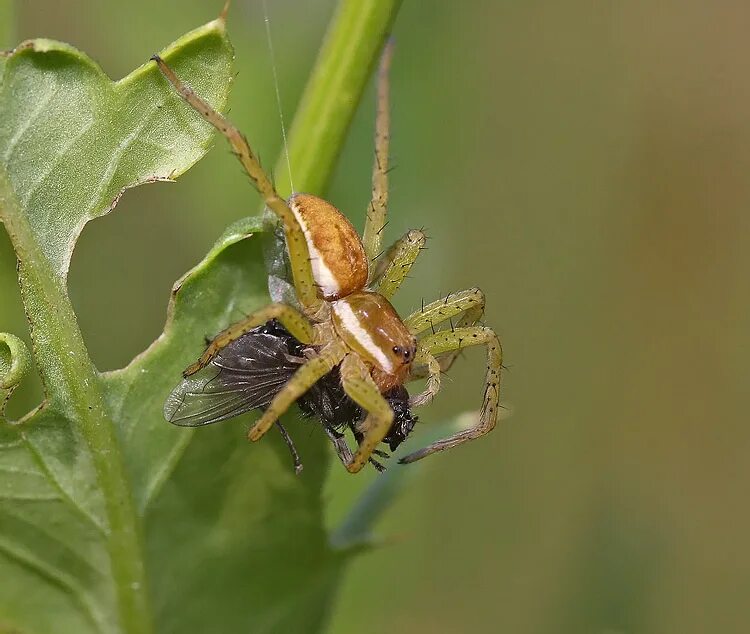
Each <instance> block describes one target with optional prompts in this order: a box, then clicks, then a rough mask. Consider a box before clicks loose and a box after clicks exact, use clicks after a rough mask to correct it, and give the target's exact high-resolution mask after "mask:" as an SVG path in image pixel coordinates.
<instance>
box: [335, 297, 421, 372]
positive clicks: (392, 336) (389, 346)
mask: <svg viewBox="0 0 750 634" xmlns="http://www.w3.org/2000/svg"><path fill="white" fill-rule="evenodd" d="M331 308H332V309H333V326H334V328H335V329H336V332H337V333H338V334H339V336H340V337H341V338H342V339H343V340H344V342H345V343H346V345H347V346H349V347H350V348H351V349H352V350H354V351H355V352H356V353H358V354H359V355H360V356H361V357H363V358H364V359H365V360H366V361H369V362H370V365H372V366H375V367H376V368H377V369H378V370H380V371H381V372H383V373H385V374H387V375H390V376H393V377H397V378H401V379H404V378H406V375H407V373H408V368H409V365H410V364H411V362H412V361H413V360H414V354H415V353H416V349H417V344H416V340H415V339H414V336H413V335H412V334H411V333H410V332H409V330H408V328H407V327H406V326H405V325H404V322H403V321H401V318H400V317H399V316H398V314H397V313H396V311H395V310H394V308H393V306H391V304H390V302H389V301H388V300H387V299H386V298H385V297H383V296H382V295H380V294H379V293H371V292H365V291H360V292H358V293H352V294H351V295H349V296H348V297H344V298H343V299H340V300H338V301H336V302H333V303H332V304H331ZM396 382H398V381H396Z"/></svg>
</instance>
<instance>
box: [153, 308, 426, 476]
mask: <svg viewBox="0 0 750 634" xmlns="http://www.w3.org/2000/svg"><path fill="white" fill-rule="evenodd" d="M306 359H307V357H306V356H305V346H303V345H302V344H301V343H300V342H299V341H297V339H295V338H294V337H293V336H292V335H291V334H289V332H287V331H286V329H284V327H283V326H281V324H279V323H278V322H277V321H275V320H274V321H269V322H268V323H266V324H264V325H263V326H260V327H259V328H255V329H254V330H251V331H250V332H248V333H247V334H245V335H243V336H242V337H240V338H239V339H237V340H235V341H233V342H231V343H230V344H228V345H227V346H226V347H224V348H223V349H222V350H221V351H220V352H219V353H218V354H217V355H216V357H215V358H214V359H213V360H212V361H211V362H210V363H209V365H208V366H207V367H206V368H204V369H203V370H201V371H200V372H197V373H196V374H193V375H190V376H188V377H186V378H184V379H183V380H182V382H181V383H180V384H179V385H178V386H177V387H176V388H175V389H174V390H173V391H172V393H171V394H170V395H169V397H168V398H167V401H166V403H165V404H164V417H165V418H166V419H167V420H168V421H169V422H170V423H173V424H174V425H179V426H181V427H200V426H202V425H209V424H211V423H218V422H219V421H223V420H227V419H229V418H234V417H235V416H239V415H240V414H245V413H247V412H249V411H252V410H263V409H265V408H266V407H268V405H269V404H270V402H271V401H272V400H273V397H274V396H275V395H276V394H277V393H278V392H279V390H281V388H283V387H284V385H286V383H287V382H288V381H289V379H291V378H292V376H293V375H294V373H295V372H296V371H297V369H298V368H299V367H300V366H301V365H302V364H303V363H304V362H305V361H306ZM383 396H385V398H386V400H387V401H388V402H389V404H390V406H391V408H392V409H393V411H394V414H395V416H394V419H393V424H392V425H391V428H390V430H389V431H388V434H386V436H385V438H383V443H384V444H386V445H388V447H389V449H390V450H391V451H395V450H396V448H397V447H398V446H399V445H400V444H401V443H402V442H403V441H404V440H406V437H407V436H408V435H409V433H410V432H411V431H412V429H413V428H414V425H415V424H416V422H417V418H418V417H416V416H413V415H412V414H411V411H410V409H409V393H408V392H407V391H406V389H405V388H404V387H403V386H398V387H396V388H394V389H392V390H390V391H389V392H387V393H386V394H384V395H383ZM297 404H298V405H299V408H300V411H301V412H302V414H303V415H304V416H305V417H307V418H310V419H317V420H318V421H320V424H321V425H322V427H323V429H324V431H325V433H326V435H327V436H328V438H329V439H330V440H331V442H332V444H333V446H334V448H335V450H336V453H337V455H338V456H339V459H341V460H342V462H344V463H345V464H346V461H348V460H350V459H351V450H350V449H349V447H348V445H347V443H346V441H345V438H344V432H345V431H346V430H347V429H348V430H349V431H351V433H352V434H353V436H354V439H355V440H356V441H357V443H359V441H360V440H361V438H362V434H361V432H360V431H359V430H358V426H359V424H360V423H361V422H362V421H363V420H364V412H363V411H362V409H361V408H360V407H359V406H358V405H357V404H356V403H354V401H352V400H351V399H350V398H349V397H348V396H347V395H346V393H345V392H344V389H343V387H342V386H341V380H340V377H339V373H338V368H334V369H333V370H332V371H331V372H330V373H328V374H327V375H325V376H324V377H323V378H322V379H320V380H319V381H318V382H317V383H316V384H315V385H313V387H312V388H310V390H308V391H307V392H306V393H305V394H304V395H303V396H302V397H301V398H300V399H299V400H298V401H297ZM276 424H277V425H278V427H279V430H280V432H281V434H282V436H283V438H284V440H285V442H286V443H287V445H288V447H289V450H290V452H291V454H292V458H293V460H294V466H295V470H296V471H297V472H298V473H299V471H301V469H302V465H301V463H300V460H299V456H298V454H297V450H296V448H295V446H294V443H293V442H292V439H291V437H290V436H289V433H288V432H287V430H286V429H285V428H284V427H283V426H282V425H281V423H279V422H277V423H276ZM375 453H376V454H377V455H378V456H380V457H382V458H387V457H388V454H387V453H386V452H384V451H377V452H375ZM370 463H371V464H372V465H373V466H374V467H375V468H376V469H377V470H378V471H382V470H383V469H384V467H383V465H382V464H381V463H380V462H378V461H377V460H374V459H370Z"/></svg>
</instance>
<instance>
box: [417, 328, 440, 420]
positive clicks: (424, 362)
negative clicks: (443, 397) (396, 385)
mask: <svg viewBox="0 0 750 634" xmlns="http://www.w3.org/2000/svg"><path fill="white" fill-rule="evenodd" d="M414 367H415V369H416V372H414V373H412V376H411V377H409V378H410V379H421V378H425V377H426V378H427V385H426V386H425V389H424V390H423V391H422V392H421V393H419V394H415V395H414V396H412V397H411V398H410V399H409V405H410V406H411V407H422V405H428V404H429V403H431V402H432V399H433V398H435V396H436V395H437V393H438V392H439V391H440V373H441V372H442V369H441V367H440V363H438V360H437V359H436V358H435V357H434V356H433V355H432V354H431V353H430V352H428V350H427V349H426V348H425V347H424V346H423V345H422V342H419V344H418V346H417V354H416V356H415V357H414ZM422 368H424V372H421V371H420V370H421V369H422Z"/></svg>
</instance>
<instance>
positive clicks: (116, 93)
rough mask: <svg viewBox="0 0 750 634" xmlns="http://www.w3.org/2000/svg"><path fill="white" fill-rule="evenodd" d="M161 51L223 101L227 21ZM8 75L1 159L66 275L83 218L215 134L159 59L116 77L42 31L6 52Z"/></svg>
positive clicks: (187, 158)
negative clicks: (187, 104) (167, 77)
mask: <svg viewBox="0 0 750 634" xmlns="http://www.w3.org/2000/svg"><path fill="white" fill-rule="evenodd" d="M163 55H164V57H165V58H166V59H168V60H169V61H170V63H171V64H173V65H174V66H175V67H176V68H177V69H178V70H179V71H180V72H181V73H182V74H183V75H184V76H186V77H190V80H191V83H193V84H194V85H195V87H196V89H198V90H200V91H201V92H202V93H203V94H206V95H208V96H210V97H211V98H213V100H214V103H215V104H216V105H217V106H219V107H222V105H223V104H224V103H225V102H226V99H227V96H228V86H229V84H228V81H227V79H228V77H229V72H230V64H231V52H230V49H229V45H228V42H227V39H226V37H225V34H224V23H223V22H222V21H219V20H217V21H215V22H212V23H210V24H208V25H206V26H204V27H201V28H200V29H196V30H195V31H193V32H191V33H189V34H187V35H185V36H184V37H183V38H181V39H180V40H178V41H177V42H175V43H174V44H173V45H172V46H171V47H169V48H168V49H166V50H165V51H164V53H163ZM144 57H147V56H144ZM1 81H2V83H1V84H0V112H2V115H3V116H2V119H0V165H2V169H4V170H5V172H6V177H7V179H8V182H9V184H10V187H11V188H12V190H13V192H14V195H15V198H16V200H17V203H18V207H19V208H20V210H21V212H22V213H23V215H24V217H25V218H26V219H27V221H28V223H29V225H30V228H31V230H32V231H33V233H34V235H35V236H36V238H37V240H38V243H39V245H40V247H41V248H42V250H43V252H44V255H45V256H46V258H47V259H48V260H49V261H50V263H51V264H52V266H53V268H54V270H55V271H57V273H58V274H59V275H60V276H61V277H64V276H65V274H66V272H67V270H68V266H69V264H70V257H71V253H72V251H73V247H74V246H75V242H76V240H77V238H78V235H79V234H80V232H81V230H82V228H83V226H84V225H85V223H86V222H88V221H89V220H91V219H92V218H95V217H97V216H100V215H102V214H104V213H107V212H108V211H109V210H110V209H112V207H113V206H114V205H115V204H116V202H117V200H118V198H119V196H120V195H121V193H122V192H123V191H124V190H125V189H127V188H128V187H134V186H135V185H139V184H141V183H147V182H151V181H157V180H167V179H171V178H174V177H176V176H178V175H179V174H181V173H183V172H184V171H185V170H186V169H187V168H189V167H190V166H191V165H192V164H193V163H195V161H197V160H198V159H199V158H200V157H201V156H202V155H203V153H204V152H205V150H206V149H207V146H208V143H209V141H210V140H211V138H212V132H211V129H210V128H209V127H208V126H206V125H201V124H200V123H199V122H196V121H194V120H193V119H192V118H191V117H189V116H187V115H186V113H185V111H184V109H183V108H181V104H180V103H178V102H177V100H175V99H173V96H172V95H171V94H170V92H169V91H168V90H166V89H165V87H164V85H163V84H162V82H161V77H160V75H159V72H158V70H157V69H156V68H155V66H154V64H144V66H141V67H140V68H138V69H137V70H135V71H133V72H132V73H131V74H130V75H128V76H127V77H125V78H124V79H121V80H120V81H117V82H113V81H112V80H110V79H109V77H107V75H106V74H105V73H104V72H103V71H102V69H101V68H99V66H98V65H97V64H96V63H94V62H93V61H92V60H91V59H90V58H89V57H87V56H86V55H84V54H83V53H81V52H80V51H78V50H76V49H74V48H73V47H71V46H69V45H67V44H63V43H60V42H55V41H52V40H44V39H37V40H30V41H28V42H24V43H23V44H21V45H19V46H18V47H17V48H16V49H15V50H14V51H12V52H10V53H9V54H7V55H6V56H5V58H4V60H3V65H2V80H1ZM9 231H12V227H11V228H9Z"/></svg>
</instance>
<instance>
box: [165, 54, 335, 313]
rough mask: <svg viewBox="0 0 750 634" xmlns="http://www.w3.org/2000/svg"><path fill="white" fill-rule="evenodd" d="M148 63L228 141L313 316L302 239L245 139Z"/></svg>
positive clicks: (314, 292) (313, 295) (315, 303)
mask: <svg viewBox="0 0 750 634" xmlns="http://www.w3.org/2000/svg"><path fill="white" fill-rule="evenodd" d="M151 59H152V60H154V61H155V62H156V64H157V65H158V66H159V70H160V71H161V72H162V74H163V75H164V77H165V78H166V79H167V80H168V81H169V82H170V83H171V84H172V86H174V88H175V90H176V91H177V93H178V94H179V95H180V97H182V98H183V99H184V100H185V101H186V102H187V103H188V105H190V106H191V107H192V108H193V109H194V110H195V111H196V112H197V113H198V114H199V115H200V116H201V117H203V118H204V119H205V120H206V121H208V123H210V124H211V125H212V126H214V128H216V129H217V130H218V131H219V132H221V134H222V135H224V137H225V138H226V139H227V141H229V145H230V146H231V147H232V151H233V152H234V154H235V155H236V156H237V158H238V159H239V160H240V163H242V166H243V167H244V168H245V171H246V172H247V175H248V176H249V177H250V180H252V181H253V184H254V185H255V188H256V189H257V190H258V192H259V193H260V195H261V197H262V198H263V202H264V203H265V204H266V206H267V207H268V208H269V209H270V210H271V211H272V212H274V213H275V214H276V215H277V216H278V217H279V219H280V220H281V222H282V224H283V227H284V235H285V237H286V244H287V250H288V252H289V261H290V263H291V267H292V278H293V280H294V287H295V290H296V293H297V299H298V300H299V301H300V303H301V304H302V306H303V307H304V308H305V310H306V311H308V312H310V313H313V312H315V310H317V308H318V307H319V306H320V303H321V300H320V298H319V297H318V289H317V286H316V285H315V280H314V279H313V274H312V268H311V266H310V254H309V252H308V249H307V241H306V240H305V235H304V233H303V231H302V228H301V227H300V225H299V223H298V222H297V220H296V218H295V217H294V213H293V212H292V210H291V209H290V208H289V205H288V204H287V203H286V201H285V200H284V199H283V198H281V196H279V194H278V192H277V191H276V188H275V187H274V185H273V182H272V181H271V179H270V178H269V176H268V174H266V172H265V171H264V170H263V168H262V167H261V165H260V161H258V158H257V156H256V155H255V153H254V152H253V150H252V148H251V147H250V144H249V143H248V141H247V139H246V138H245V137H244V135H243V134H242V133H241V132H240V131H239V130H238V129H237V128H236V127H234V125H233V124H232V123H231V122H230V121H229V120H228V119H227V118H226V117H224V115H222V114H221V113H219V112H217V111H216V110H214V109H213V108H212V107H211V106H210V105H209V104H208V103H207V102H206V101H205V100H204V99H202V98H201V97H199V96H198V95H197V94H196V93H195V91H194V90H193V89H192V88H191V87H190V86H188V85H187V84H185V83H183V82H182V81H181V80H180V78H179V77H177V75H176V74H175V72H174V71H173V70H172V69H171V68H170V67H169V66H168V65H167V64H166V63H165V62H164V60H163V59H161V57H159V56H158V55H154V56H153V57H152V58H151Z"/></svg>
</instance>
